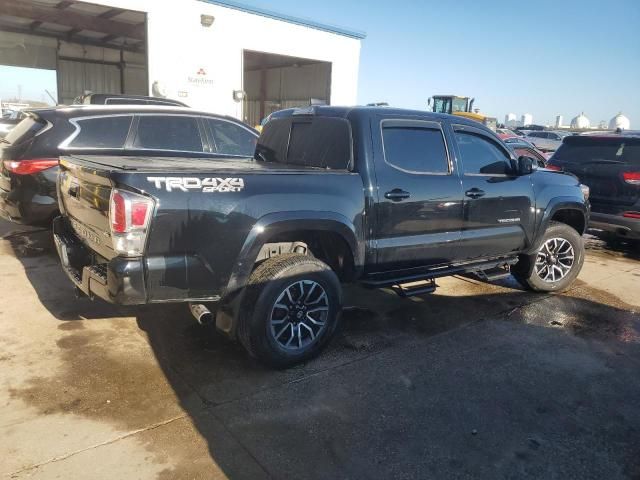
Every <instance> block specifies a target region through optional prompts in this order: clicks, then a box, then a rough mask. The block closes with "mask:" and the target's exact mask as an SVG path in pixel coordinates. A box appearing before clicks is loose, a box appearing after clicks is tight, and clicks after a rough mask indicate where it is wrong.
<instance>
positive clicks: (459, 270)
mask: <svg viewBox="0 0 640 480" xmlns="http://www.w3.org/2000/svg"><path fill="white" fill-rule="evenodd" d="M517 262H518V258H517V257H512V258H500V259H495V260H487V261H483V262H475V263H463V264H454V265H449V266H446V267H442V268H437V269H432V270H423V271H422V272H420V273H416V274H414V275H403V276H401V277H395V278H394V277H378V278H375V277H373V278H367V279H365V280H363V281H362V285H363V286H365V287H368V288H389V287H391V288H393V287H394V286H401V285H403V284H407V283H409V284H410V283H414V282H419V281H425V280H433V279H436V278H439V277H448V276H451V275H462V274H466V273H476V272H493V271H494V270H495V269H498V268H501V269H507V273H506V274H505V273H504V270H503V271H502V272H501V273H502V274H504V276H505V277H506V276H507V275H508V274H509V273H508V269H509V267H510V266H511V265H514V264H515V263H517ZM491 275H493V273H491ZM487 277H488V275H487ZM495 278H497V277H495Z"/></svg>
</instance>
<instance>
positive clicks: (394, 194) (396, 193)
mask: <svg viewBox="0 0 640 480" xmlns="http://www.w3.org/2000/svg"><path fill="white" fill-rule="evenodd" d="M410 196H411V194H410V193H409V192H405V191H404V190H401V189H399V188H394V189H393V190H391V191H389V192H387V193H385V194H384V198H387V199H389V200H391V201H392V202H399V201H401V200H406V199H407V198H409V197H410Z"/></svg>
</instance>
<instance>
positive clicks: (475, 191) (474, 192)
mask: <svg viewBox="0 0 640 480" xmlns="http://www.w3.org/2000/svg"><path fill="white" fill-rule="evenodd" d="M464 194H465V195H466V196H467V197H469V198H480V197H482V196H484V190H480V189H479V188H475V187H474V188H472V189H471V190H467V191H466V192H464Z"/></svg>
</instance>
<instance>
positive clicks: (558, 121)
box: [555, 115, 564, 128]
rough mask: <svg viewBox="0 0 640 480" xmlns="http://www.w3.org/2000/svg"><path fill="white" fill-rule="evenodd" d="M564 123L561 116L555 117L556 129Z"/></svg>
mask: <svg viewBox="0 0 640 480" xmlns="http://www.w3.org/2000/svg"><path fill="white" fill-rule="evenodd" d="M563 121H564V119H563V118H562V115H556V125H555V127H556V128H560V127H562V122H563Z"/></svg>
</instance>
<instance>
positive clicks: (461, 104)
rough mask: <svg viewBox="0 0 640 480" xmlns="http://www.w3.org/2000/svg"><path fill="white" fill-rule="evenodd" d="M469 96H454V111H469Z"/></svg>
mask: <svg viewBox="0 0 640 480" xmlns="http://www.w3.org/2000/svg"><path fill="white" fill-rule="evenodd" d="M467 102H468V99H467V98H454V99H453V110H452V112H453V113H456V112H466V111H467Z"/></svg>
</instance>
